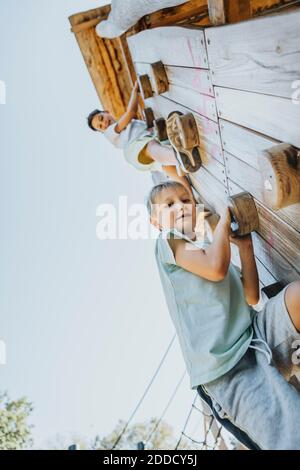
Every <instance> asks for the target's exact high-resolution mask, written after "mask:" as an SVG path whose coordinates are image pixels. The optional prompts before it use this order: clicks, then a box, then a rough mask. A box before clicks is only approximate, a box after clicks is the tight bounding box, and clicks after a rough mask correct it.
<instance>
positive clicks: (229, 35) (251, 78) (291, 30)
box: [205, 9, 300, 99]
mask: <svg viewBox="0 0 300 470" xmlns="http://www.w3.org/2000/svg"><path fill="white" fill-rule="evenodd" d="M299 25H300V9H297V10H296V11H294V12H293V13H285V14H283V13H281V14H280V15H272V16H271V15H267V16H264V17H261V18H257V19H256V20H251V21H245V22H243V23H237V24H234V25H226V26H223V27H220V28H209V29H207V30H206V31H205V37H206V42H207V53H208V57H209V64H210V67H211V72H212V82H213V84H214V85H217V86H222V87H226V88H234V89H238V90H245V91H253V92H257V93H265V94H268V95H274V96H281V97H285V98H289V99H290V98H291V95H292V93H293V89H292V84H293V82H296V81H297V80H299V77H300V61H299V53H300V29H299Z"/></svg>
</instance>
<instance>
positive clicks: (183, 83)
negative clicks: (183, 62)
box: [166, 65, 214, 96]
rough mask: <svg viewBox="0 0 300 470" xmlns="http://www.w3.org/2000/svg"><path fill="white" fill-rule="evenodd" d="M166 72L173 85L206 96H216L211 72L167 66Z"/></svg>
mask: <svg viewBox="0 0 300 470" xmlns="http://www.w3.org/2000/svg"><path fill="white" fill-rule="evenodd" d="M166 72H167V75H168V79H169V83H171V85H176V86H180V87H182V88H187V89H191V90H194V91H197V92H198V93H202V94H204V95H209V96H214V90H213V86H212V81H211V74H210V71H209V70H206V69H195V68H187V67H173V66H171V65H167V66H166Z"/></svg>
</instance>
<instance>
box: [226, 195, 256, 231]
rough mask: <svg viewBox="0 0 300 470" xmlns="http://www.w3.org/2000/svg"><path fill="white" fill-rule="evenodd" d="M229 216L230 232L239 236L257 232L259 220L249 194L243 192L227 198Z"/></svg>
mask: <svg viewBox="0 0 300 470" xmlns="http://www.w3.org/2000/svg"><path fill="white" fill-rule="evenodd" d="M227 204H228V207H229V210H230V215H231V230H232V232H234V233H236V234H237V235H239V236H243V235H248V234H249V233H251V232H253V231H257V230H258V227H259V218H258V213H257V209H256V205H255V202H254V199H253V197H252V196H251V194H250V193H248V192H246V191H243V192H241V193H238V194H235V195H234V196H230V197H228V198H227Z"/></svg>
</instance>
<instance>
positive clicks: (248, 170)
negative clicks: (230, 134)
mask: <svg viewBox="0 0 300 470" xmlns="http://www.w3.org/2000/svg"><path fill="white" fill-rule="evenodd" d="M224 158H225V167H226V174H227V177H228V179H229V180H231V181H233V182H235V183H237V184H238V185H239V186H240V187H242V188H243V190H244V191H248V192H249V193H251V194H252V195H253V197H255V198H256V199H257V200H258V201H259V202H260V203H261V204H263V205H264V199H263V193H262V181H261V174H260V173H259V171H258V170H256V169H255V168H253V167H251V166H250V165H248V164H246V163H244V162H243V161H242V160H239V159H238V158H235V157H234V156H233V155H231V154H229V153H228V152H224ZM228 184H229V190H230V183H229V182H228ZM269 210H271V209H269ZM271 212H272V213H273V214H275V213H276V215H277V216H278V217H279V218H280V219H282V220H284V221H285V222H287V223H288V224H290V225H291V226H292V227H294V229H296V230H297V231H298V232H299V231H300V203H299V204H293V205H292V206H289V207H285V208H284V209H280V210H277V211H276V212H275V211H273V210H271Z"/></svg>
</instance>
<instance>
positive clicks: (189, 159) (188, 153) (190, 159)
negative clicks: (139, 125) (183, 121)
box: [167, 111, 202, 173]
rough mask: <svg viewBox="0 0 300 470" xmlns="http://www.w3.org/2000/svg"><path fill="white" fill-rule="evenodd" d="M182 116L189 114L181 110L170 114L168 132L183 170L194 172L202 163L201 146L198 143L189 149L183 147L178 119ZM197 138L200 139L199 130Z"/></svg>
mask: <svg viewBox="0 0 300 470" xmlns="http://www.w3.org/2000/svg"><path fill="white" fill-rule="evenodd" d="M189 114H190V113H189ZM180 116H183V118H185V116H187V115H183V114H182V113H181V112H180V111H173V112H172V113H170V114H169V116H168V118H167V134H168V138H169V141H170V144H171V145H172V147H173V149H174V152H175V157H176V159H177V161H178V163H179V165H180V168H181V170H182V171H183V172H184V173H194V172H196V171H198V170H199V168H200V167H201V165H202V161H201V155H200V148H199V146H198V145H195V146H192V147H190V148H188V149H187V148H184V147H183V145H182V140H181V135H180V126H179V125H178V119H179V117H180ZM195 139H198V132H197V134H196V136H195ZM195 141H196V140H194V142H195ZM190 142H191V140H190V139H189V143H190ZM197 142H199V140H197ZM177 172H178V167H177Z"/></svg>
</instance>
